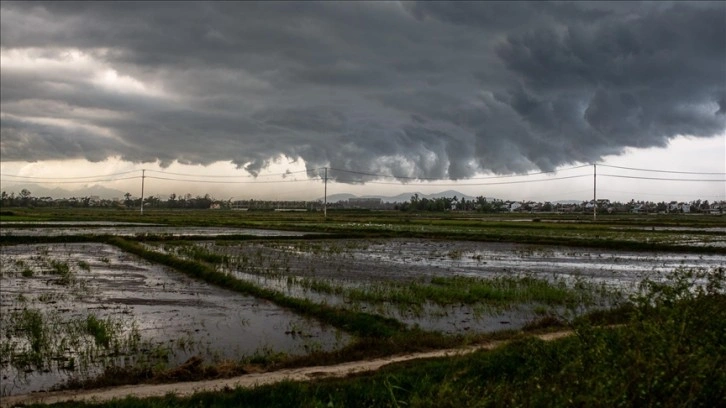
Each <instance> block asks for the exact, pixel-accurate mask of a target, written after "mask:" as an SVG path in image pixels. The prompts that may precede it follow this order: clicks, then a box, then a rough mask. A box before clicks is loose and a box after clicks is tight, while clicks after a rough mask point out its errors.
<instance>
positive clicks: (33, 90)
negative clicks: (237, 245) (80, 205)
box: [0, 2, 726, 181]
mask: <svg viewBox="0 0 726 408" xmlns="http://www.w3.org/2000/svg"><path fill="white" fill-rule="evenodd" d="M0 7H1V10H0V11H1V13H0V18H1V26H0V45H1V47H2V48H1V50H2V70H1V71H0V80H1V81H2V82H1V83H2V87H1V88H0V94H1V95H0V96H1V98H2V101H1V102H2V106H1V110H2V117H1V126H2V142H1V151H0V153H1V154H2V160H4V161H15V160H26V161H35V160H46V159H64V158H69V159H70V158H86V159H88V160H90V161H100V160H103V159H105V158H107V157H111V156H115V157H121V158H122V159H124V160H129V161H134V162H155V161H160V162H161V163H162V164H168V163H172V162H174V161H178V162H180V163H189V164H210V163H213V162H217V161H226V162H233V163H235V164H236V165H238V166H239V167H243V168H245V169H246V170H248V171H249V172H251V173H252V174H255V173H257V172H258V171H260V170H261V169H262V168H264V167H266V166H267V165H268V164H269V163H270V161H271V160H274V159H275V158H278V157H280V156H286V157H288V158H290V159H291V160H295V159H303V160H304V161H305V162H306V165H307V166H308V168H310V169H313V168H317V167H322V166H329V167H333V168H339V169H346V170H354V171H358V172H364V173H366V172H367V173H386V174H391V173H392V174H397V175H402V176H408V177H420V178H451V179H463V178H467V177H470V176H472V175H474V174H476V173H477V172H483V171H493V172H497V173H512V172H525V171H529V170H534V169H540V170H552V169H554V168H556V167H557V166H561V165H566V164H570V163H575V162H592V161H595V160H598V159H599V158H600V157H602V156H604V155H609V154H617V153H620V152H622V151H623V150H624V149H625V148H627V147H651V146H664V145H666V144H667V142H668V140H669V139H671V138H673V137H675V136H676V135H679V134H687V135H694V136H698V137H711V136H714V135H717V134H722V133H723V132H724V130H726V77H725V73H726V4H725V3H719V2H713V3H685V2H684V3H656V2H652V3H651V2H648V3H630V2H626V3H617V2H615V3H599V2H598V3H589V2H581V3H570V2H568V3H524V2H510V3H499V2H491V3H490V2H481V3H478V2H472V3H470V2H445V3H437V2H422V3H409V2H406V3H396V2H370V3H368V2H355V3H353V2H340V3H338V2H321V3H312V2H299V3H288V2H285V3H282V2H268V3H249V2H224V3H208V2H202V3H191V2H179V3H174V2H148V3H147V2H134V3H126V2H90V3H88V2H83V3H68V2H54V3H35V2H32V3H31V2H29V3H11V2H3V3H2V5H1V6H0ZM331 174H332V175H333V176H334V177H335V176H336V173H331ZM337 176H338V177H340V179H341V180H349V181H361V180H363V179H364V178H365V176H363V175H357V176H351V174H340V173H339V174H337Z"/></svg>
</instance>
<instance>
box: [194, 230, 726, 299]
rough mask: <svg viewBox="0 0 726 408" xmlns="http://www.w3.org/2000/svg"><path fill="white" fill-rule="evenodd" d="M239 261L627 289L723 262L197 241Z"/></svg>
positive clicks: (380, 276) (437, 244)
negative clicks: (547, 280)
mask: <svg viewBox="0 0 726 408" xmlns="http://www.w3.org/2000/svg"><path fill="white" fill-rule="evenodd" d="M199 245H204V246H206V247H208V248H210V249H212V250H213V251H214V252H218V253H223V254H228V255H231V256H236V257H238V258H241V259H243V260H244V261H243V262H242V265H241V266H242V267H243V268H242V269H244V271H246V272H251V273H258V274H264V273H268V274H269V273H277V274H284V273H285V272H290V274H293V275H296V276H312V277H318V278H334V279H350V280H354V281H402V280H403V281H405V280H416V279H420V278H421V277H432V276H447V275H467V276H480V277H492V276H501V275H529V276H536V277H541V278H566V279H587V280H589V281H591V282H598V283H600V282H601V283H604V284H606V285H609V286H613V287H617V288H622V289H629V288H633V287H634V286H636V285H637V284H638V283H639V282H640V281H642V279H644V278H646V277H650V278H658V277H659V276H661V275H664V274H666V273H668V272H672V271H673V270H675V269H676V268H679V267H685V268H713V267H718V266H724V265H726V255H707V254H689V253H668V252H630V251H617V250H607V249H584V248H574V247H560V246H542V245H526V244H511V243H491V242H464V241H431V240H403V239H394V240H320V241H310V242H284V243H274V242H263V243H240V244H238V245H224V246H219V245H214V244H213V243H209V242H207V243H200V244H199Z"/></svg>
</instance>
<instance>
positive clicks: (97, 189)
mask: <svg viewBox="0 0 726 408" xmlns="http://www.w3.org/2000/svg"><path fill="white" fill-rule="evenodd" d="M23 189H26V190H28V191H30V194H31V195H32V196H33V197H53V198H71V197H92V196H98V197H100V198H103V199H113V198H123V196H124V194H126V192H124V191H121V190H114V189H112V188H106V187H102V186H93V187H86V188H82V189H79V190H65V189H62V188H60V187H56V188H47V187H43V186H41V185H38V184H23V185H14V186H10V187H5V186H3V188H2V190H3V191H5V192H7V193H8V194H10V193H15V194H16V195H17V194H19V193H20V192H21V191H22V190H23Z"/></svg>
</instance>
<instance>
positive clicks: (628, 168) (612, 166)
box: [597, 163, 726, 176]
mask: <svg viewBox="0 0 726 408" xmlns="http://www.w3.org/2000/svg"><path fill="white" fill-rule="evenodd" d="M597 165H598V166H602V167H611V168H614V169H623V170H634V171H647V172H653V173H672V174H693V175H702V176H706V175H709V176H726V173H704V172H697V171H675V170H656V169H640V168H636V167H625V166H614V165H610V164H600V163H597Z"/></svg>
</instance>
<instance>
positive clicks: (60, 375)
mask: <svg viewBox="0 0 726 408" xmlns="http://www.w3.org/2000/svg"><path fill="white" fill-rule="evenodd" d="M0 258H1V260H2V281H1V282H0V308H1V309H2V314H3V318H4V319H6V318H7V316H10V315H11V314H12V313H14V312H19V311H22V310H23V309H34V310H40V311H41V312H42V313H44V314H45V315H46V316H47V315H50V314H52V313H56V315H59V316H60V317H59V320H58V321H59V322H61V323H59V324H61V325H62V322H63V321H66V322H67V321H71V320H72V319H74V318H84V317H85V316H87V315H88V314H93V315H96V316H98V317H99V318H100V319H104V318H107V317H109V316H110V317H113V318H114V319H118V320H119V321H122V322H123V330H127V331H128V330H131V328H132V327H135V328H136V330H137V331H138V333H139V334H140V337H141V339H142V349H143V350H142V352H144V351H146V352H152V351H154V350H156V351H157V352H158V350H162V349H163V350H165V352H164V353H165V356H166V357H165V358H164V360H167V359H168V361H167V362H166V363H167V364H168V365H169V366H174V365H176V364H179V363H182V362H184V361H186V360H187V359H188V358H190V357H191V356H195V355H199V356H201V357H203V358H204V359H205V360H206V361H213V360H224V359H239V358H243V357H245V356H252V355H254V354H260V355H264V354H265V353H275V352H284V353H291V354H304V353H307V352H309V351H310V350H331V349H334V348H337V347H341V346H343V345H345V344H346V343H347V342H348V341H349V340H350V338H349V336H347V335H345V334H343V333H340V332H339V331H337V330H335V329H332V328H329V327H323V326H321V325H320V324H319V323H318V322H316V321H313V320H309V319H304V318H302V317H299V316H297V315H295V314H292V313H290V312H288V311H286V310H284V309H281V308H279V307H277V306H275V305H274V304H272V303H270V302H266V301H261V300H258V299H255V298H251V297H247V296H242V295H240V294H239V293H235V292H231V291H228V290H224V289H220V288H216V287H212V286H210V285H206V284H204V283H201V282H198V281H194V280H191V279H189V278H187V277H185V276H183V275H181V274H180V273H178V272H175V271H173V270H170V269H168V268H165V267H162V266H159V265H153V264H150V263H147V262H145V261H143V260H140V259H139V258H136V257H134V256H132V255H129V254H126V253H123V252H121V251H119V250H118V249H116V248H115V247H111V246H108V245H103V244H65V245H64V244H52V245H17V246H9V247H1V248H0ZM51 260H53V261H56V262H66V263H67V264H68V265H69V266H70V270H71V272H72V282H71V283H68V284H63V283H61V282H60V280H59V277H58V276H57V275H53V274H51V273H49V271H50V269H51V268H50V266H49V262H50V261H51ZM25 269H30V270H32V271H33V274H32V276H27V274H26V276H23V273H22V271H23V270H25ZM4 323H7V324H4V325H3V326H6V327H5V329H3V331H4V333H2V341H3V342H5V344H10V343H12V342H16V343H18V342H19V343H21V344H22V342H23V341H24V340H23V339H19V338H16V337H13V336H14V333H13V332H12V330H10V329H9V328H8V326H12V325H11V324H9V322H8V321H7V320H4ZM5 344H4V345H5ZM5 350H7V349H3V352H5ZM126 357H130V358H131V359H130V360H127V361H134V359H135V357H136V356H126ZM0 360H2V362H3V363H2V366H0V375H1V376H2V377H1V378H2V390H1V391H2V393H3V394H18V393H24V392H29V391H35V390H40V389H47V388H48V387H51V386H53V385H56V384H58V383H59V382H61V381H63V380H65V379H67V378H70V377H74V376H75V377H78V376H80V375H81V373H80V372H79V370H75V371H74V370H70V371H68V370H59V369H52V368H51V369H49V370H48V372H45V373H44V372H35V371H32V370H29V371H28V372H27V373H25V374H26V375H21V374H23V373H22V371H23V369H22V368H18V367H13V365H12V364H10V362H9V360H10V358H9V356H7V355H5V356H2V358H0ZM122 360H123V359H120V360H119V359H116V362H117V363H118V362H119V361H122ZM108 361H109V360H108V359H105V360H104V362H105V363H108ZM102 363H103V362H100V361H99V365H100V364H102ZM51 366H52V365H51ZM55 368H58V367H55ZM98 369H99V368H97V369H96V370H95V372H97V371H98ZM93 372H94V369H93V367H91V374H92V373H93ZM23 377H25V378H23Z"/></svg>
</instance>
